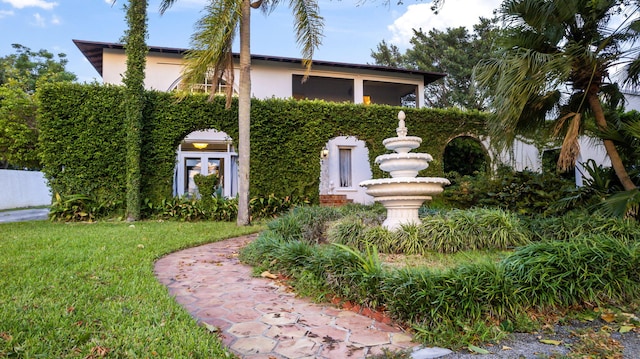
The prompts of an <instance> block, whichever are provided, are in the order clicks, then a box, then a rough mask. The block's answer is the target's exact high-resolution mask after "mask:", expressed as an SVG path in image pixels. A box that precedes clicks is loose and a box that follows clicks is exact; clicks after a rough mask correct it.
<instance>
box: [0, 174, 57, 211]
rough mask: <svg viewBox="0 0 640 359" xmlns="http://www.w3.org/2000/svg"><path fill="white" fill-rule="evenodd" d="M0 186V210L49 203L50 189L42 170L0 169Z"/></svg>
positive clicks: (46, 204)
mask: <svg viewBox="0 0 640 359" xmlns="http://www.w3.org/2000/svg"><path fill="white" fill-rule="evenodd" d="M0 188H1V189H2V195H0V210H1V209H13V208H25V207H37V206H48V205H50V204H51V191H50V189H49V185H48V184H47V180H46V179H45V178H44V175H43V174H42V172H35V171H14V170H0Z"/></svg>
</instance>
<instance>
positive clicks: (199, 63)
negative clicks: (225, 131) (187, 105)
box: [182, 0, 241, 105]
mask: <svg viewBox="0 0 640 359" xmlns="http://www.w3.org/2000/svg"><path fill="white" fill-rule="evenodd" d="M240 4H241V1H237V0H220V1H212V2H211V3H209V5H207V6H206V7H205V15H204V16H203V17H202V18H201V19H200V20H199V21H198V22H197V23H196V26H195V28H196V31H195V32H194V35H193V36H192V38H191V49H190V50H189V51H187V53H186V54H185V67H184V69H183V72H182V77H183V82H184V83H185V84H187V85H195V84H201V83H202V80H203V79H204V78H205V77H206V76H211V77H212V83H213V84H217V83H218V82H219V81H220V79H222V78H223V77H226V78H225V80H226V81H227V82H229V83H230V85H231V86H229V88H228V89H227V90H231V91H232V88H231V87H232V85H233V58H232V53H231V45H232V43H233V39H234V37H235V35H236V31H237V27H238V24H239V22H240V18H241V12H240ZM230 94H231V93H228V96H227V105H230V99H231V96H230Z"/></svg>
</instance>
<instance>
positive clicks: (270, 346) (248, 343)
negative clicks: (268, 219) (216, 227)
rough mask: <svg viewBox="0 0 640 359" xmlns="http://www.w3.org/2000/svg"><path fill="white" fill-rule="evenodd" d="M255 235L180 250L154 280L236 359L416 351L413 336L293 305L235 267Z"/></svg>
mask: <svg viewBox="0 0 640 359" xmlns="http://www.w3.org/2000/svg"><path fill="white" fill-rule="evenodd" d="M254 238H256V235H250V236H245V237H238V238H232V239H227V240H224V241H221V242H216V243H211V244H207V245H203V246H200V247H195V248H190V249H186V250H182V251H179V252H176V253H173V254H170V255H168V256H166V257H163V258H161V259H160V260H158V261H157V262H156V265H155V273H156V277H157V278H158V280H160V282H161V283H163V284H164V285H166V286H167V287H168V288H169V293H170V294H171V295H172V296H174V297H175V299H176V301H177V302H178V303H180V304H181V305H182V306H184V307H185V308H186V309H187V310H188V311H189V313H191V315H192V316H193V317H194V318H196V320H197V321H198V322H199V323H201V324H203V325H205V326H207V327H208V328H209V329H210V330H215V331H217V332H218V333H219V335H220V338H221V340H222V342H223V343H224V344H225V345H226V346H227V347H228V348H230V349H231V350H232V351H233V352H234V353H236V354H237V355H238V356H240V357H241V358H247V359H262V358H264V359H283V358H318V359H320V358H327V359H329V358H365V357H367V356H369V355H372V354H378V353H382V349H383V348H386V349H389V350H401V349H406V348H412V347H415V346H416V345H417V344H415V343H412V342H411V336H409V335H408V334H406V333H404V332H403V331H402V330H401V329H400V328H398V327H396V326H393V325H392V324H385V323H382V322H379V321H376V320H374V319H371V318H369V317H366V316H364V315H361V314H357V313H355V312H353V311H348V310H341V309H338V308H336V307H334V306H332V305H329V304H315V303H311V302H309V301H308V300H305V299H301V298H297V297H296V295H295V294H294V293H292V292H290V291H289V290H287V287H286V286H284V285H281V284H278V283H277V282H276V281H274V280H271V279H265V278H256V277H254V276H252V269H251V267H250V266H246V265H243V264H241V263H240V262H239V260H238V259H237V256H238V251H239V250H240V248H242V246H244V245H245V244H247V243H249V242H250V241H251V240H253V239H254Z"/></svg>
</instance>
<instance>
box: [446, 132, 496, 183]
mask: <svg viewBox="0 0 640 359" xmlns="http://www.w3.org/2000/svg"><path fill="white" fill-rule="evenodd" d="M443 162H444V172H445V173H449V172H456V173H458V174H459V175H461V176H466V175H470V176H473V175H475V174H477V173H484V172H487V171H488V170H489V156H488V153H487V151H486V150H485V148H484V147H483V146H482V144H481V143H480V141H478V140H477V139H475V138H472V137H457V138H454V139H453V140H451V142H449V144H447V147H446V148H445V150H444V155H443Z"/></svg>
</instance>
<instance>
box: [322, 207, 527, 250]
mask: <svg viewBox="0 0 640 359" xmlns="http://www.w3.org/2000/svg"><path fill="white" fill-rule="evenodd" d="M366 213H369V216H367V215H366ZM363 218H365V219H366V218H369V219H370V220H369V221H367V220H363ZM382 219H383V218H380V217H379V216H377V215H374V216H372V215H371V214H370V212H365V214H364V215H361V216H355V215H350V216H346V217H344V218H341V219H340V220H338V221H336V222H334V223H331V224H330V227H329V230H328V239H329V242H331V243H341V244H346V245H349V246H352V247H355V248H359V249H360V250H365V249H366V248H367V247H368V246H370V245H375V246H376V247H377V248H378V249H379V250H380V251H381V252H383V253H403V254H407V255H424V254H426V253H427V252H430V251H435V252H441V253H454V252H459V251H465V250H485V249H492V250H493V249H501V250H504V249H512V248H514V247H519V246H522V245H525V244H527V243H529V241H530V238H531V233H530V232H529V230H528V228H527V226H526V223H524V222H523V221H521V220H520V218H518V217H517V216H516V215H514V214H513V213H510V212H505V211H503V210H500V209H473V210H467V211H462V210H451V211H443V212H440V213H436V214H433V215H429V216H426V217H424V218H423V219H422V224H421V225H404V226H402V227H401V228H400V229H398V230H396V231H393V232H389V231H387V230H386V229H384V228H381V227H379V226H380V224H381V222H382V221H381V220H382Z"/></svg>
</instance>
